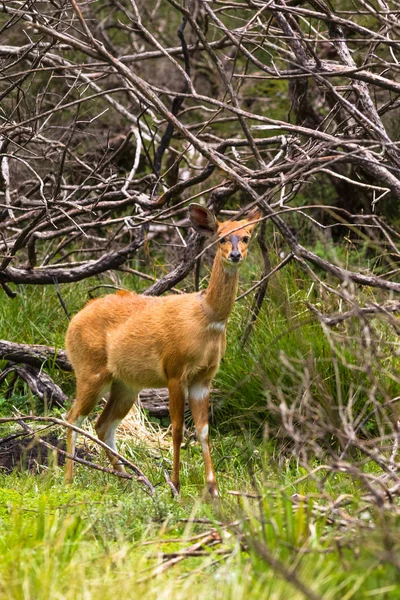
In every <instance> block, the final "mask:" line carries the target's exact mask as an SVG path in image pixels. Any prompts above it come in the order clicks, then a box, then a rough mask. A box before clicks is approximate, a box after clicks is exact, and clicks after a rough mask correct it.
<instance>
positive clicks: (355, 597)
mask: <svg viewBox="0 0 400 600" xmlns="http://www.w3.org/2000/svg"><path fill="white" fill-rule="evenodd" d="M321 251H322V249H321ZM255 254H256V253H255ZM341 259H343V256H342V257H341ZM271 260H272V262H273V263H274V264H276V263H277V262H278V258H277V257H276V256H275V255H274V254H273V253H271ZM352 260H358V258H357V257H352ZM258 271H259V266H258V263H257V258H255V259H254V261H253V262H249V263H248V264H247V265H246V268H245V270H244V272H243V277H242V283H241V285H242V291H243V290H244V289H246V287H247V286H249V285H251V283H252V282H253V281H254V280H256V279H257V278H258V276H259V275H258ZM101 283H102V284H104V283H109V281H108V280H107V279H106V278H102V279H101ZM114 283H115V281H114ZM117 283H118V285H120V286H121V287H130V288H132V287H136V288H137V289H138V290H139V289H140V288H141V284H140V283H139V282H136V281H135V280H133V279H132V278H131V277H130V278H129V279H127V278H126V279H125V278H123V279H121V280H118V282H117ZM186 285H187V284H186ZM93 287H94V284H93V282H91V283H89V282H84V283H80V284H74V285H71V286H68V285H65V286H61V293H62V296H63V299H64V302H65V304H66V305H67V307H68V309H69V311H70V312H71V313H74V312H76V311H77V310H79V309H80V308H81V307H82V306H83V304H84V303H85V302H86V301H87V299H88V290H89V289H91V288H93ZM107 291H109V290H107V289H106V290H103V289H100V290H95V293H97V294H98V293H100V294H101V293H104V292H107ZM19 292H20V293H19V294H18V297H17V298H16V299H15V300H9V299H5V300H4V301H3V302H2V304H1V305H0V323H2V328H3V329H2V331H1V332H0V334H1V336H2V337H5V338H7V339H9V340H13V341H18V342H26V343H46V344H51V345H55V346H56V347H58V348H60V347H62V346H63V337H64V333H65V329H66V325H67V318H66V316H65V314H64V312H63V310H62V308H61V306H60V303H59V300H58V298H57V294H56V292H55V290H54V289H53V288H51V287H33V286H31V287H28V288H26V289H25V288H21V289H20V290H19ZM360 294H361V292H360ZM364 294H365V292H364ZM360 299H361V298H360ZM307 302H312V303H313V304H314V305H315V306H317V307H318V309H319V310H321V312H328V309H329V312H334V311H335V310H336V309H337V307H336V305H335V301H334V300H332V298H328V297H327V295H326V294H325V293H324V290H323V288H322V287H321V288H317V287H316V285H314V284H312V283H310V282H308V281H307V280H306V279H305V278H304V276H303V274H302V271H301V269H300V268H299V266H298V265H297V264H296V263H294V262H292V263H290V264H289V265H288V267H286V269H285V270H284V271H282V272H280V273H278V274H277V275H276V276H275V277H274V278H273V279H272V280H271V281H270V284H269V288H268V294H267V297H266V299H265V301H264V306H263V309H262V311H261V313H260V315H259V318H258V320H257V322H256V324H255V326H254V328H253V331H252V336H251V338H250V341H249V343H248V344H247V346H246V347H245V348H243V344H242V342H241V335H242V333H243V330H244V328H245V325H246V323H247V321H248V318H249V313H250V310H251V303H252V299H251V296H249V297H247V298H245V299H244V300H242V301H240V302H239V303H238V304H237V306H236V307H235V310H234V312H233V315H232V318H231V321H230V326H229V328H228V346H227V354H226V357H225V359H224V361H223V364H222V366H221V370H220V373H219V374H218V377H217V379H216V382H215V385H216V387H217V388H218V390H219V391H218V393H217V395H216V398H215V402H214V407H213V415H214V419H213V421H214V422H213V427H212V449H213V457H214V464H215V468H216V472H217V476H218V481H219V486H220V491H221V501H220V502H216V503H213V504H211V503H209V501H208V499H207V498H206V496H203V490H204V467H203V460H202V455H201V451H200V447H199V445H198V444H197V443H192V442H191V443H189V444H187V447H185V448H183V449H182V498H181V501H180V502H177V501H176V500H173V499H172V498H171V496H170V492H169V488H168V487H167V486H166V484H165V481H164V475H163V469H164V468H169V464H170V460H171V456H172V453H171V451H170V450H161V449H159V450H157V452H154V450H152V449H150V448H148V447H146V445H145V443H144V442H139V441H137V440H129V439H124V440H123V441H121V442H120V443H119V444H120V445H119V447H120V449H121V452H123V453H124V454H125V455H126V456H127V457H130V458H131V459H132V460H133V461H134V462H135V463H136V464H137V465H138V466H139V467H140V468H141V469H142V470H143V471H144V472H145V473H146V474H149V475H150V478H151V480H152V482H153V484H155V485H156V490H157V493H156V496H155V498H150V497H149V496H147V494H146V493H145V492H144V491H143V490H142V489H141V488H140V486H139V485H138V484H135V483H131V482H127V483H126V482H121V481H119V480H116V479H114V478H112V477H110V476H109V475H106V474H102V473H98V472H93V471H88V470H87V469H86V468H84V467H77V474H76V478H75V481H74V484H73V486H70V487H66V486H65V485H64V482H63V472H62V469H59V468H58V467H57V466H50V467H49V468H48V470H47V471H44V472H42V473H40V474H39V475H32V474H29V473H13V474H12V475H6V474H1V475H0V552H1V555H2V561H0V598H6V599H11V598H12V599H13V600H14V599H17V600H19V599H21V600H22V599H30V598H32V599H33V598H35V599H37V598H38V599H42V598H43V599H45V598H46V599H47V598H65V599H67V600H70V599H71V600H72V599H75V598H84V599H85V600H91V599H93V600H94V599H97V598H99V597H102V598H104V600H108V598H110V599H111V598H114V597H115V595H116V594H120V595H124V596H125V597H129V598H134V599H135V598H137V597H139V596H143V595H144V594H145V595H146V597H148V598H151V599H152V598H154V599H157V600H158V599H159V598H171V597H173V598H174V599H175V598H176V599H178V600H180V599H181V600H184V599H186V598H187V597H188V596H190V597H191V598H193V599H194V600H196V599H199V600H200V599H202V600H203V599H204V598H209V597H212V598H217V599H220V600H228V599H229V600H230V599H232V600H233V599H234V600H238V599H239V598H243V600H244V599H248V598H249V599H250V600H253V599H254V600H256V599H257V600H258V599H259V598H261V599H265V600H270V599H277V600H281V599H284V598H287V597H290V598H293V599H295V600H297V599H298V600H300V599H303V598H304V594H303V592H301V591H300V590H299V588H298V582H300V583H301V584H303V586H304V587H305V588H306V589H308V590H311V591H312V592H314V593H315V594H319V596H320V597H321V598H324V600H325V599H328V600H336V599H337V600H339V599H340V600H342V598H346V599H347V600H364V599H365V600H367V599H368V598H371V597H372V598H382V599H383V598H393V599H395V598H397V597H398V595H399V593H400V585H399V581H398V571H397V567H396V561H395V558H394V557H395V556H396V553H398V550H399V548H398V546H399V540H398V536H397V534H396V531H397V530H398V526H399V523H398V517H397V516H396V514H395V512H393V514H391V512H390V511H376V512H375V511H374V509H371V510H369V511H368V512H365V510H364V508H363V506H364V505H363V494H364V490H363V489H362V486H361V485H360V483H359V480H358V479H357V478H355V477H352V476H351V475H349V474H348V473H347V474H346V473H330V474H329V476H328V477H327V473H326V472H325V471H324V469H323V463H322V462H321V460H320V457H318V458H317V457H314V458H313V459H312V461H311V462H310V465H309V468H310V469H315V474H314V475H313V476H310V474H309V471H306V469H304V468H303V467H302V466H300V465H299V463H298V461H297V460H294V459H293V458H291V455H290V453H288V452H286V453H285V452H284V450H283V443H282V441H281V442H280V443H277V442H276V441H275V440H274V439H273V435H272V434H273V432H274V431H275V430H276V429H277V428H278V427H279V425H280V416H279V410H278V409H279V405H280V403H281V402H282V399H284V400H285V402H286V403H287V406H288V407H289V408H290V406H291V405H292V404H293V403H296V402H297V403H299V402H300V400H301V399H302V398H304V395H305V394H307V398H308V404H309V405H310V406H314V405H318V406H319V407H320V409H321V411H322V413H321V414H322V415H323V417H324V418H325V420H326V422H327V423H328V422H329V423H335V419H336V418H337V412H338V407H340V406H341V405H342V404H344V405H347V404H348V403H349V402H350V401H351V403H352V407H353V410H354V413H355V414H363V415H365V416H368V414H369V413H371V418H370V419H369V420H368V419H367V420H366V422H365V425H364V429H363V431H365V435H369V434H372V433H374V431H375V430H376V428H377V426H378V425H379V426H382V422H380V424H377V421H376V418H375V416H376V415H375V413H373V412H372V409H371V407H370V406H369V404H368V398H369V396H368V394H369V391H370V390H369V387H368V382H369V381H371V377H372V378H373V377H374V372H376V373H378V372H379V376H380V383H381V387H380V388H378V389H377V392H376V398H377V399H378V400H379V397H380V396H379V394H381V397H382V398H384V397H385V396H384V391H385V390H386V393H392V392H395V389H396V385H397V384H396V380H395V376H394V374H395V372H396V356H395V355H394V353H393V352H392V353H389V350H388V349H390V348H392V347H393V345H394V344H395V340H394V339H393V334H392V332H391V330H390V329H389V328H388V327H387V326H386V325H385V324H383V323H381V322H379V321H378V320H376V322H375V321H374V326H375V334H376V339H375V340H374V341H375V342H376V345H375V346H374V347H375V351H376V354H375V356H378V358H379V357H381V358H380V360H377V361H376V363H375V364H373V365H372V366H371V364H370V367H371V368H370V369H369V370H368V372H366V371H365V370H363V368H362V365H361V362H360V355H359V334H360V332H359V330H358V325H357V323H352V324H347V323H346V324H344V325H341V326H340V327H339V332H338V335H339V338H336V337H335V336H332V335H331V334H330V333H329V332H328V331H326V330H324V329H323V328H322V327H321V325H320V324H319V323H318V322H317V321H316V320H315V319H314V318H313V317H312V316H311V315H310V312H309V310H308V308H307V305H306V303H307ZM340 336H342V337H340ZM363 352H364V354H365V352H366V350H365V349H364V350H363ZM364 358H365V356H364ZM367 358H368V357H367ZM367 362H368V361H367ZM45 368H46V369H47V370H48V371H49V373H50V374H51V376H52V377H54V378H55V380H56V381H57V382H58V383H59V384H60V385H61V386H62V388H63V389H64V390H65V391H66V392H68V393H70V394H71V395H72V394H73V385H74V382H73V377H72V376H71V375H69V374H65V373H61V372H59V371H58V370H57V369H54V368H53V366H52V365H45ZM9 383H10V380H9V378H7V379H6V381H5V382H3V384H2V387H1V389H0V392H2V394H3V395H1V393H0V413H1V414H3V415H9V414H10V412H11V410H12V408H11V407H13V406H15V407H16V408H18V409H19V410H21V411H24V412H28V411H30V410H32V412H34V413H38V412H40V411H42V410H43V407H41V406H38V404H37V402H36V401H35V398H34V397H33V396H32V394H31V393H30V392H29V391H28V390H27V389H26V387H25V386H24V385H23V384H19V385H18V387H16V388H15V389H14V392H13V394H12V397H11V398H8V397H6V395H5V393H6V390H7V387H8V385H9ZM363 411H364V412H363ZM315 427H316V429H317V428H318V422H317V421H316V423H315ZM7 431H9V427H8V428H3V430H2V434H1V435H3V434H4V433H6V432H7ZM281 440H282V437H281ZM329 444H332V440H329ZM98 460H100V461H102V460H104V458H103V457H99V458H98ZM362 471H363V472H365V473H370V474H374V473H375V471H376V466H375V465H373V464H372V463H371V462H364V463H363V466H362ZM231 490H237V491H239V492H240V494H241V493H245V494H248V496H243V495H239V496H237V495H233V496H232V495H231V494H230V493H229V492H230V491H231ZM254 494H256V495H259V497H256V498H254V497H253V496H254ZM340 497H343V498H348V502H347V504H346V506H345V511H346V515H349V517H350V518H352V517H356V516H358V515H359V513H360V511H364V512H363V514H364V513H365V517H363V521H362V522H363V523H364V526H360V519H358V520H357V522H355V523H356V524H355V525H354V526H353V528H351V529H346V528H343V527H342V526H341V519H340V514H341V513H340V512H335V511H332V499H337V498H340ZM189 517H196V518H198V519H201V520H205V519H210V524H209V525H202V524H196V523H194V524H190V525H188V524H187V523H186V521H185V519H188V518H189ZM218 523H234V525H232V526H229V527H227V528H221V526H220V525H218ZM212 526H215V527H216V528H217V530H219V531H220V533H221V536H222V540H223V541H222V546H217V547H216V549H212V548H210V549H209V551H208V553H207V554H206V555H205V556H197V557H191V558H190V559H186V560H184V561H182V562H181V563H179V564H177V565H176V566H175V567H173V568H171V569H170V570H168V571H166V572H165V574H162V575H160V576H159V577H158V578H150V579H148V580H146V581H144V582H143V583H141V584H140V583H139V581H140V580H141V579H143V578H145V577H146V575H149V574H150V573H151V568H153V567H154V566H155V564H156V562H157V561H156V557H157V553H158V552H176V551H179V550H181V549H182V544H183V541H182V543H181V544H180V543H177V542H173V541H171V542H168V540H175V539H181V540H184V539H185V537H190V536H191V535H195V534H198V533H199V532H201V531H204V530H207V528H208V529H210V528H211V527H212ZM145 541H146V542H152V543H151V544H150V545H143V542H145ZM188 544H189V543H186V546H187V545H188ZM220 547H222V548H223V549H224V550H225V551H226V552H227V554H226V555H225V556H222V555H220V554H218V553H217V550H218V549H219V548H220ZM277 565H278V567H277ZM146 569H147V570H146ZM149 569H150V570H149ZM282 569H283V570H282ZM285 573H286V575H285ZM291 573H295V575H296V577H295V579H293V578H291V577H290V574H291Z"/></svg>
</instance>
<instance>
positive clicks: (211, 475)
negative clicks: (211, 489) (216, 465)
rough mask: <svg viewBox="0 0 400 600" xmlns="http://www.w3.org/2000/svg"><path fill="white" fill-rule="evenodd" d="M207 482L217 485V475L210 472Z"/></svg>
mask: <svg viewBox="0 0 400 600" xmlns="http://www.w3.org/2000/svg"><path fill="white" fill-rule="evenodd" d="M206 481H207V483H215V475H214V473H213V472H212V471H208V473H207V475H206Z"/></svg>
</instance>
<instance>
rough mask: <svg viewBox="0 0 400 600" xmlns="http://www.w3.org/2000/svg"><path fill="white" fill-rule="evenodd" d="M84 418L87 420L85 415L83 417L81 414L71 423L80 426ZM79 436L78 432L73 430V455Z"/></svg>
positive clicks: (73, 454)
mask: <svg viewBox="0 0 400 600" xmlns="http://www.w3.org/2000/svg"><path fill="white" fill-rule="evenodd" d="M84 420H85V417H83V416H82V415H81V416H79V417H77V419H76V420H75V421H74V422H73V423H71V425H76V427H80V426H81V425H82V423H83V421H84ZM77 437H78V432H77V431H74V430H72V443H71V454H72V456H75V447H76V438H77Z"/></svg>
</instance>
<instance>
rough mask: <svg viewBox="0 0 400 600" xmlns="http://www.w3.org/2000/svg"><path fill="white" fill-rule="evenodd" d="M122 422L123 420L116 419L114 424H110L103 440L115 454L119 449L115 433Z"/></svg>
mask: <svg viewBox="0 0 400 600" xmlns="http://www.w3.org/2000/svg"><path fill="white" fill-rule="evenodd" d="M121 421H122V419H115V421H112V423H110V425H109V426H108V428H107V431H106V434H105V436H104V440H103V441H104V443H105V444H107V446H109V447H110V448H111V450H114V452H117V447H116V445H115V432H116V430H117V427H118V425H119V424H120V423H121Z"/></svg>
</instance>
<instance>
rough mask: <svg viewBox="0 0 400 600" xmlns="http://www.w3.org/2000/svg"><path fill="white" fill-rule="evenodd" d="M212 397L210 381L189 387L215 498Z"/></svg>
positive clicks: (197, 430) (211, 491) (207, 475)
mask: <svg viewBox="0 0 400 600" xmlns="http://www.w3.org/2000/svg"><path fill="white" fill-rule="evenodd" d="M209 398H210V387H209V383H194V384H192V385H191V386H190V387H189V405H190V410H191V412H192V416H193V421H194V424H195V427H196V433H197V437H198V438H199V441H200V444H201V449H202V452H203V459H204V466H205V470H206V481H207V486H208V491H209V492H210V494H211V496H212V497H213V498H216V497H217V496H218V495H219V494H218V487H217V480H216V478H215V473H214V467H213V464H212V460H211V452H210V441H209V436H208V405H209Z"/></svg>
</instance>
